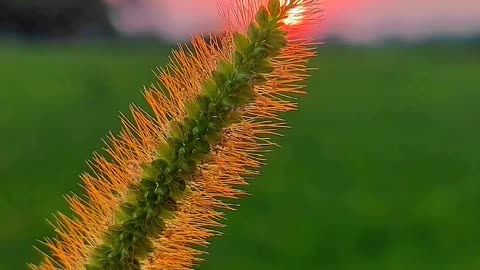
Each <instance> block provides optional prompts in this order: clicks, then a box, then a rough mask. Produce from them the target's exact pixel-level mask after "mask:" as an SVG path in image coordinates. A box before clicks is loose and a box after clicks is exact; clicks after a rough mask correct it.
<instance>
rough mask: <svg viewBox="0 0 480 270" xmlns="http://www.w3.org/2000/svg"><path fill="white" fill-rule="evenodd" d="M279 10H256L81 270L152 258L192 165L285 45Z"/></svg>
mask: <svg viewBox="0 0 480 270" xmlns="http://www.w3.org/2000/svg"><path fill="white" fill-rule="evenodd" d="M281 13H282V8H281V7H280V3H279V1H278V0H272V1H270V3H269V4H268V9H267V8H265V7H261V9H260V10H259V11H258V13H257V14H256V19H255V22H252V23H251V25H250V26H249V29H248V33H247V34H246V35H242V34H238V33H237V34H235V35H234V42H235V45H236V52H235V54H234V58H233V59H232V60H231V61H230V62H222V63H220V64H219V66H218V69H217V70H216V71H215V72H213V74H212V78H211V79H210V80H208V81H206V82H205V83H204V85H203V94H202V95H200V96H199V97H198V98H197V99H196V100H195V101H193V102H191V103H190V104H189V105H188V106H187V112H188V114H187V117H186V118H185V119H184V120H183V122H174V123H173V132H172V134H171V137H170V138H169V139H168V140H167V141H166V142H165V143H163V144H162V145H161V146H159V148H158V149H157V150H158V156H157V159H155V160H154V161H153V162H151V163H150V164H145V165H144V166H143V176H142V179H141V181H140V182H139V183H138V184H136V185H135V186H134V187H132V189H131V191H130V194H129V196H128V200H127V202H125V203H124V204H123V205H122V207H121V210H120V211H119V213H118V221H119V222H118V224H116V225H114V226H113V227H111V228H110V231H109V233H108V235H106V237H105V239H104V243H103V244H102V245H101V246H99V247H97V249H96V250H95V252H94V255H93V256H92V257H91V258H90V261H89V262H88V264H87V265H86V266H85V268H86V269H87V270H107V269H108V270H139V269H140V268H141V264H140V262H141V261H142V260H143V259H145V258H146V257H147V256H148V254H150V253H151V252H153V243H152V240H151V239H154V238H157V237H158V236H159V234H160V233H161V232H162V231H163V230H164V229H165V223H164V220H165V219H166V218H168V217H169V215H171V214H172V213H173V212H174V211H176V210H177V208H178V206H177V202H176V201H177V200H178V198H180V197H181V196H182V195H184V194H186V193H187V189H188V188H187V186H188V182H189V181H191V179H193V177H194V175H195V172H196V169H197V167H198V165H199V164H200V163H201V162H203V161H205V160H206V159H207V158H208V157H209V154H210V152H211V149H212V146H214V145H216V144H217V143H219V140H220V138H221V136H222V130H223V128H225V127H227V126H228V125H230V124H232V123H234V122H236V121H238V120H240V117H241V116H240V115H239V113H238V109H239V108H241V107H242V106H244V105H246V104H248V103H249V102H250V101H251V100H252V99H253V98H254V91H253V87H254V85H258V84H260V83H263V82H264V81H265V74H267V73H270V72H272V71H273V68H272V65H271V61H270V59H271V57H274V56H276V55H278V54H279V53H280V51H281V50H282V48H283V47H284V46H285V45H286V43H287V41H286V37H285V35H286V33H285V32H283V31H281V30H280V26H281V21H280V19H281Z"/></svg>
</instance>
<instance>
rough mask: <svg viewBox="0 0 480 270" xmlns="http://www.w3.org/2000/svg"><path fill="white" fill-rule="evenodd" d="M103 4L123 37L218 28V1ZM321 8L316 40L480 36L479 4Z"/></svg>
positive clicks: (368, 2) (337, 2)
mask: <svg viewBox="0 0 480 270" xmlns="http://www.w3.org/2000/svg"><path fill="white" fill-rule="evenodd" d="M105 1H107V3H109V4H110V6H111V7H112V20H113V21H114V23H115V25H116V26H117V27H118V28H119V29H120V30H121V31H123V32H125V33H130V34H134V33H145V32H147V33H155V34H158V35H159V36H162V37H163V38H168V39H172V40H184V39H186V38H188V37H189V36H190V35H191V34H194V33H201V32H210V31H216V30H219V29H221V21H220V19H219V17H218V15H217V6H216V5H217V0H161V1H160V0H105ZM227 1H228V0H227ZM232 1H233V0H232ZM323 5H324V8H325V10H326V12H325V22H324V26H323V27H322V29H318V35H319V36H323V35H324V34H328V35H331V36H337V37H339V38H342V39H343V40H345V41H348V42H353V43H372V42H375V41H378V40H382V39H384V38H387V37H395V38H401V39H404V40H419V39H423V38H428V37H431V36H436V35H452V36H462V35H470V34H480V2H479V0H324V4H323Z"/></svg>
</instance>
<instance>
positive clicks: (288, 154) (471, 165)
mask: <svg viewBox="0 0 480 270" xmlns="http://www.w3.org/2000/svg"><path fill="white" fill-rule="evenodd" d="M168 52H169V48H168V47H166V46H160V45H158V46H157V45H154V44H149V45H145V44H144V45H115V44H98V45H75V46H74V45H69V46H55V45H35V46H26V45H5V44H4V45H1V46H0V88H1V89H0V128H1V132H0V179H1V184H2V186H1V189H0V218H1V220H2V222H1V224H2V225H1V227H0V228H1V229H0V254H1V255H0V258H1V259H0V269H2V270H3V269H5V270H12V269H25V268H26V266H25V264H26V263H27V262H38V260H39V256H38V254H37V253H36V252H35V250H34V249H33V248H32V246H33V245H34V244H36V239H39V238H42V237H44V236H46V235H52V230H51V229H50V227H49V225H48V224H47V223H46V222H45V218H47V217H51V213H52V212H53V211H56V210H61V211H66V204H65V203H64V199H63V197H62V196H63V194H65V193H68V192H70V191H74V192H81V189H80V187H79V186H78V183H79V178H78V175H79V174H80V173H81V172H82V171H83V170H85V169H86V167H87V166H86V163H85V160H87V159H89V158H90V157H91V153H92V151H94V150H99V149H101V148H102V146H103V144H102V142H101V138H102V137H105V136H104V135H105V134H107V132H109V131H113V132H117V131H118V129H119V126H120V125H119V120H118V112H119V111H122V112H127V108H128V105H129V103H130V102H132V101H133V102H135V103H137V104H143V101H142V95H141V92H140V90H141V89H142V86H143V84H148V83H150V82H153V81H154V76H153V73H152V72H150V70H151V69H153V68H154V67H155V66H156V65H163V64H165V63H166V61H167V56H168ZM319 52H320V55H319V57H318V59H317V60H315V62H314V65H315V66H318V67H319V70H317V71H316V72H315V73H314V76H313V77H312V79H311V80H310V82H309V92H310V95H309V96H307V97H303V98H301V99H300V100H299V102H300V105H301V109H300V111H299V112H296V113H293V114H291V115H288V116H287V119H288V120H289V122H290V123H291V124H292V126H293V127H294V128H293V129H291V130H288V131H287V132H286V136H285V137H283V138H281V139H279V140H278V141H279V142H280V143H281V144H282V147H281V148H279V149H276V151H275V152H274V153H273V154H272V155H270V156H269V163H270V165H269V166H268V167H266V168H265V169H264V170H263V176H262V177H260V178H259V179H258V180H256V181H255V182H253V183H252V185H251V186H250V187H249V188H248V191H249V192H250V193H252V194H253V196H251V197H248V198H245V199H244V200H243V201H242V202H241V203H242V206H241V208H240V210H239V211H237V212H234V213H229V214H228V222H227V224H228V228H227V229H226V235H225V236H224V237H221V238H215V239H214V240H213V245H212V247H211V249H210V251H211V254H210V255H209V256H208V257H207V262H206V263H205V264H203V265H201V266H200V267H199V269H210V270H214V269H225V268H228V269H230V270H237V269H238V270H240V269H242V270H244V269H259V270H260V269H261V270H280V269H321V270H363V269H365V270H366V269H368V270H375V269H378V270H384V269H392V270H397V269H398V270H405V269H408V270H430V269H432V270H433V269H435V270H443V269H455V270H463V269H465V270H467V269H478V268H480V256H479V254H480V212H479V211H478V206H479V205H480V154H479V153H480V141H479V138H480V124H479V121H478V119H479V117H480V106H479V104H480V88H479V85H480V76H479V75H480V50H479V48H478V47H477V48H474V47H467V46H463V45H458V46H457V45H452V46H444V47H434V46H423V47H410V48H382V49H378V48H377V49H367V48H363V49H360V48H347V47H336V46H334V45H331V46H326V47H323V48H321V50H320V51H319Z"/></svg>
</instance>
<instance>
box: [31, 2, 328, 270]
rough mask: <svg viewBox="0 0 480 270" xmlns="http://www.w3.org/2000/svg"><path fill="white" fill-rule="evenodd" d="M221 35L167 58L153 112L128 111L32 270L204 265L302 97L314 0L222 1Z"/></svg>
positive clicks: (315, 15)
mask: <svg viewBox="0 0 480 270" xmlns="http://www.w3.org/2000/svg"><path fill="white" fill-rule="evenodd" d="M219 10H220V14H221V15H222V16H223V18H225V25H226V31H225V32H224V34H223V35H222V36H221V37H213V36H212V37H209V38H204V37H200V36H197V37H194V38H193V40H192V46H189V47H186V46H181V47H180V48H179V49H178V50H176V51H174V52H173V55H172V57H171V63H170V64H169V65H168V66H167V67H166V68H165V69H161V70H160V71H159V74H158V80H159V86H158V87H153V86H152V87H151V88H149V89H146V91H145V98H146V100H147V102H148V104H149V105H150V107H151V111H153V114H152V115H149V114H147V113H146V112H145V111H143V110H142V109H140V108H138V107H136V106H132V108H131V112H132V116H133V117H132V118H133V120H132V121H130V120H128V119H127V118H126V117H122V124H123V130H122V132H121V134H120V135H119V136H113V135H112V136H110V138H109V141H108V143H107V144H108V148H107V152H108V154H109V155H110V157H109V158H104V157H102V156H100V155H95V157H94V158H93V160H92V161H91V162H90V166H91V169H92V173H89V174H87V173H86V174H84V175H83V176H82V180H83V187H84V189H85V196H76V195H73V196H68V197H67V201H68V203H69V205H70V207H71V209H72V210H73V212H74V213H75V215H74V217H68V216H65V215H62V214H58V215H57V216H56V217H55V221H53V222H52V223H53V224H54V227H55V231H56V233H57V236H56V238H54V239H46V240H45V241H43V242H44V243H45V244H46V245H47V246H48V248H49V249H50V254H45V258H44V260H43V262H42V263H41V264H40V265H31V269H35V270H54V269H65V270H84V269H85V270H140V269H142V270H155V269H166V270H167V269H168V270H177V269H178V270H181V269H193V268H194V267H196V265H198V264H199V263H200V262H201V261H202V255H204V253H205V250H206V247H207V246H208V241H209V239H210V238H211V237H213V236H215V235H218V234H219V233H218V231H217V229H218V228H220V227H222V226H223V225H222V223H221V222H222V220H223V214H222V211H223V210H232V209H234V208H235V206H234V205H232V204H229V203H227V202H226V201H227V200H228V201H231V200H232V199H237V198H239V197H241V196H242V195H244V194H245V192H244V191H242V190H240V188H241V187H242V186H245V185H247V184H248V183H247V180H246V179H251V178H253V177H256V176H257V175H258V172H259V169H260V168H261V166H262V165H263V164H264V163H265V160H264V159H263V157H262V156H263V154H264V153H265V152H267V151H269V150H270V149H271V148H272V146H275V145H276V144H275V143H273V142H271V141H270V137H272V136H277V135H280V130H281V129H283V128H286V127H287V125H286V123H285V122H284V121H283V120H282V119H281V118H280V116H279V115H280V114H281V113H284V112H289V111H294V110H296V108H297V107H296V104H295V103H294V99H293V97H294V96H296V95H300V94H304V87H305V85H304V84H305V81H306V79H307V78H308V76H309V74H308V71H309V68H308V67H307V63H308V61H309V60H310V59H311V58H313V57H314V56H315V45H316V43H315V42H314V40H312V39H310V38H309V36H310V34H311V32H310V31H312V30H313V29H315V27H316V26H318V22H319V21H320V14H321V12H320V7H319V0H270V1H261V0H236V1H235V0H234V1H233V2H232V1H230V2H227V1H225V3H222V2H221V3H220V4H219Z"/></svg>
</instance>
